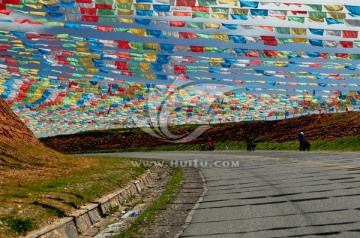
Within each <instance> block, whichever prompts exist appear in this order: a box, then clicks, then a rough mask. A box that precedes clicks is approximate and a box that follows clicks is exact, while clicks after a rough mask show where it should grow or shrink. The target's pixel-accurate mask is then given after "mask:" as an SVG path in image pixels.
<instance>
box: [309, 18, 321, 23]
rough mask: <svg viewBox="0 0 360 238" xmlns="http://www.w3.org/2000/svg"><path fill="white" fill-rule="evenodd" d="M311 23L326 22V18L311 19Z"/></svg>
mask: <svg viewBox="0 0 360 238" xmlns="http://www.w3.org/2000/svg"><path fill="white" fill-rule="evenodd" d="M309 22H325V19H324V18H316V17H309Z"/></svg>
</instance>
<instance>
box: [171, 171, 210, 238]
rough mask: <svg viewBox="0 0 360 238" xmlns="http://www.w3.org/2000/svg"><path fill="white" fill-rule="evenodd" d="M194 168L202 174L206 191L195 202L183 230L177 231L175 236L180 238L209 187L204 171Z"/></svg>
mask: <svg viewBox="0 0 360 238" xmlns="http://www.w3.org/2000/svg"><path fill="white" fill-rule="evenodd" d="M193 168H194V169H196V170H197V171H198V172H199V174H200V176H201V180H202V183H203V188H204V191H203V192H202V194H201V195H200V197H199V199H198V200H197V202H196V203H195V205H194V207H193V208H192V209H191V210H190V212H189V214H188V215H187V217H186V220H185V223H184V225H183V226H182V227H181V228H182V229H181V231H180V232H179V233H177V234H176V235H175V236H174V238H179V237H181V235H182V234H183V233H184V231H185V229H186V228H187V227H188V226H189V225H190V223H191V221H192V219H193V217H194V213H195V212H196V210H197V209H198V208H199V206H200V204H201V202H202V201H203V200H204V196H205V195H206V193H207V191H208V188H207V183H206V179H205V177H204V175H203V174H202V172H201V171H200V170H199V169H197V168H195V167H193Z"/></svg>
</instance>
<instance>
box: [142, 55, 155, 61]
mask: <svg viewBox="0 0 360 238" xmlns="http://www.w3.org/2000/svg"><path fill="white" fill-rule="evenodd" d="M156 58H157V54H144V61H146V62H155V61H156Z"/></svg>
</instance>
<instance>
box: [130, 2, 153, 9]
mask: <svg viewBox="0 0 360 238" xmlns="http://www.w3.org/2000/svg"><path fill="white" fill-rule="evenodd" d="M133 5H134V8H135V10H150V9H151V4H138V3H134V4H133Z"/></svg>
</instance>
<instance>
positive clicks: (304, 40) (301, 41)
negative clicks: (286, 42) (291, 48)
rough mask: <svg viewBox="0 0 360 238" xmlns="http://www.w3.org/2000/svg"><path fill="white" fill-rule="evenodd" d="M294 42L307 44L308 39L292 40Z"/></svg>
mask: <svg viewBox="0 0 360 238" xmlns="http://www.w3.org/2000/svg"><path fill="white" fill-rule="evenodd" d="M292 40H293V42H296V43H306V42H307V38H295V37H294V38H292Z"/></svg>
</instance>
